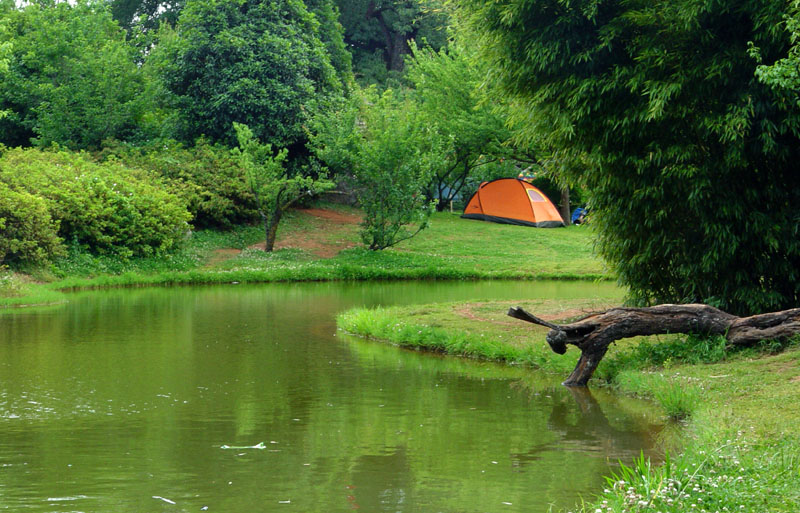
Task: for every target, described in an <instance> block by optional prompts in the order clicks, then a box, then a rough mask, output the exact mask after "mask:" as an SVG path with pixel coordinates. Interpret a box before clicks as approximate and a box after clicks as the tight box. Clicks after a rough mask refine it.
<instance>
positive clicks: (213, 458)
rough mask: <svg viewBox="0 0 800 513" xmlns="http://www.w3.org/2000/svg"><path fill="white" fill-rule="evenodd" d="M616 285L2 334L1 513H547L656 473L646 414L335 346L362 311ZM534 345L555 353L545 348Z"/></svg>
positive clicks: (30, 321)
mask: <svg viewBox="0 0 800 513" xmlns="http://www.w3.org/2000/svg"><path fill="white" fill-rule="evenodd" d="M618 295H619V292H618V291H617V290H616V289H615V288H614V286H613V285H611V284H586V283H572V282H559V283H547V282H543V283H531V282H513V283H499V282H483V283H481V282H468V283H441V282H435V283H386V284H382V283H378V284H374V283H372V284H326V283H322V284H275V285H257V286H255V285H246V286H245V285H228V286H215V287H198V288H194V287H180V288H147V289H127V290H109V291H99V292H86V293H75V294H73V295H71V296H70V301H69V303H68V304H66V305H61V306H57V307H50V308H44V309H35V310H20V311H16V312H13V313H4V314H2V315H0V510H7V511H14V512H17V511H19V512H78V511H80V512H160V511H175V512H179V511H180V512H183V511H186V512H189V511H209V512H226V513H239V512H248V513H249V512H272V511H275V512H343V511H352V510H355V509H360V510H362V511H364V512H403V513H410V512H426V513H427V512H448V513H451V512H452V513H456V512H523V511H524V512H540V511H548V508H550V507H551V505H552V507H553V510H554V511H557V510H558V509H559V508H566V507H570V506H572V505H573V504H574V503H575V502H576V501H577V500H579V498H580V497H585V498H591V496H592V494H593V493H596V492H598V491H599V490H600V489H601V488H602V487H603V483H604V481H603V478H602V476H603V475H605V474H608V472H609V471H610V470H611V469H613V468H614V466H615V465H616V462H617V461H618V460H620V459H621V460H622V461H628V462H629V461H630V460H631V459H632V458H633V457H634V456H636V455H638V454H639V452H640V451H642V450H643V451H644V452H645V454H651V453H653V447H654V445H655V440H656V438H657V436H658V433H659V431H660V430H661V428H662V425H661V420H660V419H659V418H658V416H657V415H656V414H655V413H654V412H653V409H652V408H651V407H650V406H649V405H648V404H647V403H644V402H641V401H637V400H634V399H631V398H626V397H620V396H616V395H613V394H610V393H607V392H603V391H602V390H600V391H598V390H592V391H591V392H587V391H581V390H574V389H567V388H565V387H561V386H560V385H559V380H560V379H563V377H564V376H549V375H543V374H542V373H537V372H535V371H532V370H530V369H523V368H516V367H508V366H501V365H496V364H490V363H481V362H475V361H465V360H461V359H458V358H452V357H441V356H437V355H430V354H424V353H418V352H411V351H405V350H401V349H398V348H395V347H391V346H387V345H383V344H379V343H376V342H370V341H364V340H359V339H356V338H353V337H348V336H346V335H343V334H341V333H338V334H337V333H336V327H335V320H334V319H335V315H336V313H337V312H340V311H342V310H343V309H346V308H349V307H352V306H368V305H378V304H382V305H389V304H401V303H403V304H408V303H425V302H440V301H456V300H474V299H526V298H538V297H546V298H554V297H555V298H576V297H618ZM541 343H544V342H543V341H542V342H541Z"/></svg>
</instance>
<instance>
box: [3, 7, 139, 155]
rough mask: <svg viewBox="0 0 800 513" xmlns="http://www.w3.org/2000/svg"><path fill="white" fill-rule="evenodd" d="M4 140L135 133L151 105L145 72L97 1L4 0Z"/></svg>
mask: <svg viewBox="0 0 800 513" xmlns="http://www.w3.org/2000/svg"><path fill="white" fill-rule="evenodd" d="M0 12H2V16H3V21H4V27H3V30H2V31H0V47H3V48H5V51H6V52H8V54H9V57H8V62H7V64H8V70H7V72H6V73H3V74H0V111H7V113H8V115H7V116H6V117H5V118H4V119H2V120H0V143H3V144H6V145H9V146H18V145H22V146H28V145H30V144H31V142H32V141H35V142H37V143H38V144H40V145H45V146H46V145H49V144H50V143H52V142H58V143H60V144H63V145H65V146H68V147H70V148H73V149H82V148H90V147H95V148H97V147H99V146H100V144H101V142H102V140H103V139H106V138H112V137H116V138H134V137H135V134H136V132H137V131H138V129H139V126H140V122H141V121H142V118H143V117H145V116H146V112H147V111H152V110H153V106H152V105H151V104H150V102H149V100H150V97H148V95H147V94H145V93H144V91H145V86H144V81H145V74H144V71H143V69H141V68H139V67H137V66H136V64H135V62H134V58H133V55H134V49H133V48H132V47H131V46H129V45H128V44H127V43H126V41H125V33H124V32H123V31H122V30H120V28H119V26H118V25H117V24H116V23H115V22H114V20H113V19H112V18H111V14H110V13H109V11H108V10H107V8H106V7H105V6H104V5H102V4H99V3H86V2H80V3H77V4H76V5H74V6H73V5H70V4H69V3H66V2H64V3H50V2H41V3H33V4H29V5H26V6H25V7H24V8H22V9H18V8H16V6H15V5H14V2H13V1H9V0H4V1H3V2H2V3H0Z"/></svg>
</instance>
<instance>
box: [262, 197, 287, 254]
mask: <svg viewBox="0 0 800 513" xmlns="http://www.w3.org/2000/svg"><path fill="white" fill-rule="evenodd" d="M281 216H283V209H281V207H278V208H277V209H276V210H275V212H273V213H272V215H271V216H269V218H267V217H266V216H262V217H263V218H264V230H265V232H266V235H267V242H266V243H265V244H264V251H266V252H267V253H269V252H271V251H272V249H273V248H274V247H275V239H276V238H277V236H278V223H280V221H281Z"/></svg>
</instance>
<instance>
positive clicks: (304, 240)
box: [206, 208, 361, 267]
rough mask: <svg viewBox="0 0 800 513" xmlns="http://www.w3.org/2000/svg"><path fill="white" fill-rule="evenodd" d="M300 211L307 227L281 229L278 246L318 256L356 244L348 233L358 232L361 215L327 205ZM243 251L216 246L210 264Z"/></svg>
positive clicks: (253, 247) (333, 252) (322, 256)
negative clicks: (304, 217) (305, 219)
mask: <svg viewBox="0 0 800 513" xmlns="http://www.w3.org/2000/svg"><path fill="white" fill-rule="evenodd" d="M295 212H296V213H297V214H298V215H301V216H308V218H309V219H308V222H307V223H306V225H307V227H306V228H302V229H297V230H293V231H292V232H290V233H285V231H283V232H282V230H281V229H280V228H279V229H278V239H277V240H276V241H275V249H285V248H298V249H302V250H305V251H308V252H309V253H311V254H313V255H314V256H316V257H318V258H332V257H334V256H336V255H337V254H338V253H339V252H340V251H342V250H343V249H347V248H350V247H353V246H355V245H356V244H355V243H354V242H352V241H351V240H350V239H351V237H349V235H351V234H353V233H355V230H356V225H358V223H360V222H361V216H359V215H357V214H349V213H346V212H339V211H336V210H328V209H324V208H307V209H302V210H296V211H295ZM264 244H265V242H259V243H257V244H253V245H252V246H250V248H252V249H261V250H263V249H264ZM239 253H241V250H239V249H234V248H222V249H217V250H214V253H213V254H212V255H211V258H210V259H209V261H208V263H207V264H206V265H207V266H208V267H211V266H213V265H215V264H218V263H220V262H223V261H225V260H228V259H229V258H233V257H235V256H237V255H239Z"/></svg>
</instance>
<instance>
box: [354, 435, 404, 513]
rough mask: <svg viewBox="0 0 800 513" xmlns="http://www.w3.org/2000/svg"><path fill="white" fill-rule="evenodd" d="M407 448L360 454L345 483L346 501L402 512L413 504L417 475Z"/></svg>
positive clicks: (357, 506)
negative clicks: (413, 470)
mask: <svg viewBox="0 0 800 513" xmlns="http://www.w3.org/2000/svg"><path fill="white" fill-rule="evenodd" d="M411 467H412V465H411V464H410V462H409V458H408V455H407V454H406V448H405V447H393V448H391V449H388V448H387V450H386V451H383V453H381V454H364V455H362V456H359V457H358V458H357V459H356V461H355V462H354V465H353V471H352V473H351V474H350V479H351V480H352V482H351V483H347V484H346V485H345V486H344V492H345V495H346V500H347V504H348V505H349V507H350V508H352V509H362V510H364V511H403V510H404V509H405V508H406V507H407V506H408V505H413V504H414V503H415V501H414V493H413V492H414V485H415V477H414V473H413V472H412V468H411Z"/></svg>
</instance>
